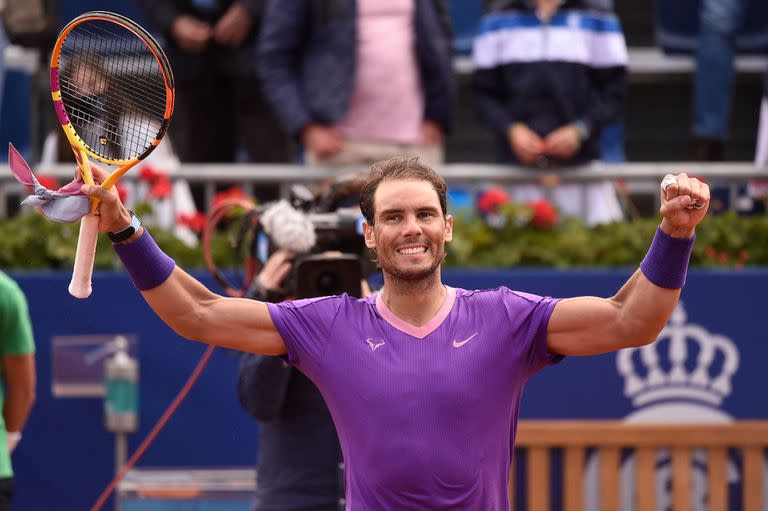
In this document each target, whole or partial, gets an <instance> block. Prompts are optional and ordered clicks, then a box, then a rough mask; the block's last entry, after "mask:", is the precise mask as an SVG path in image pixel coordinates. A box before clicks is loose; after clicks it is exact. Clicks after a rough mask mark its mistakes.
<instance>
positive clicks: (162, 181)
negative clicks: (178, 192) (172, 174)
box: [149, 174, 173, 199]
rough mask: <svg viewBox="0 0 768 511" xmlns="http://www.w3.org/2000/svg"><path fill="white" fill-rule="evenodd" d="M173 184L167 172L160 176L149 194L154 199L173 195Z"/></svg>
mask: <svg viewBox="0 0 768 511" xmlns="http://www.w3.org/2000/svg"><path fill="white" fill-rule="evenodd" d="M172 192H173V185H172V184H171V180H170V178H169V177H168V176H166V175H165V174H162V175H160V176H158V178H157V179H155V182H154V183H152V186H151V187H150V189H149V196H150V197H151V198H153V199H165V198H168V197H170V196H171V193H172Z"/></svg>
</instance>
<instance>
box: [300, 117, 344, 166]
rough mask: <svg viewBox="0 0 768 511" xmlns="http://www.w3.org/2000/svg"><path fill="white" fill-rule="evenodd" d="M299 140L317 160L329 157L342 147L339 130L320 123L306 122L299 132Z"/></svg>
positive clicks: (342, 142) (342, 140) (342, 141)
mask: <svg viewBox="0 0 768 511" xmlns="http://www.w3.org/2000/svg"><path fill="white" fill-rule="evenodd" d="M301 140H302V142H304V146H305V147H306V148H307V150H308V151H309V152H310V153H312V154H313V155H315V158H317V159H318V160H324V159H326V158H330V157H332V156H333V155H335V154H336V153H338V152H339V151H341V150H342V149H343V148H344V139H343V138H341V135H340V134H339V132H338V131H336V130H335V129H333V128H330V127H328V126H323V125H322V124H315V123H310V124H308V125H307V126H306V127H305V128H304V130H303V131H302V132H301Z"/></svg>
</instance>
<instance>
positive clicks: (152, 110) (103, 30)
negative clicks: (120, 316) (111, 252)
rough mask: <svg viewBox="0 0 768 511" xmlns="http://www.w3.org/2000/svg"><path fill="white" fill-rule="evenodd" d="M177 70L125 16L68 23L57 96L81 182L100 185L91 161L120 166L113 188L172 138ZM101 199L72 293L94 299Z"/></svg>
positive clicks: (56, 65)
mask: <svg viewBox="0 0 768 511" xmlns="http://www.w3.org/2000/svg"><path fill="white" fill-rule="evenodd" d="M174 95H175V92H174V84H173V73H172V72H171V66H170V65H169V63H168V58H167V57H166V56H165V53H163V51H162V49H161V48H160V46H159V45H158V44H157V42H156V41H155V40H154V39H153V38H152V36H151V35H149V33H148V32H147V31H146V30H144V29H143V28H141V27H140V26H139V25H137V24H136V23H134V22H133V21H131V20H129V19H128V18H126V17H124V16H121V15H119V14H115V13H111V12H106V11H92V12H87V13H85V14H82V15H80V16H78V17H77V18H75V19H74V20H72V21H71V22H69V24H68V25H67V26H66V27H64V29H63V30H62V31H61V33H60V34H59V37H58V39H57V40H56V45H55V46H54V48H53V55H52V57H51V96H52V98H53V106H54V108H55V109H56V115H57V117H58V119H59V122H60V123H61V127H62V129H63V130H64V133H65V134H66V136H67V140H68V141H69V144H70V145H71V146H72V151H73V152H74V153H75V159H76V160H77V164H78V167H79V168H80V172H81V174H82V179H83V181H84V182H85V183H87V184H94V182H93V176H92V174H91V168H90V163H89V159H90V158H94V159H96V160H98V161H100V162H103V163H106V164H109V165H113V166H117V167H118V168H117V169H116V170H114V171H113V172H112V173H111V174H110V176H109V177H108V178H107V179H106V180H105V181H104V182H103V183H102V184H101V186H102V187H103V188H107V189H108V188H111V187H112V186H113V185H114V184H115V183H116V182H117V180H118V179H120V178H121V177H122V176H123V174H125V173H126V172H127V171H128V170H129V169H130V168H131V167H133V166H134V165H136V164H137V163H139V162H140V161H141V160H143V159H144V158H146V157H147V155H149V153H151V152H152V150H153V149H154V148H155V147H157V145H158V144H159V143H160V140H161V139H162V138H163V135H165V133H166V131H167V129H168V124H169V122H170V118H171V113H172V112H173V102H174ZM97 206H98V201H97V200H92V202H91V213H89V214H88V215H86V216H84V217H83V218H82V220H81V221H80V234H79V238H78V242H77V252H76V254H75V267H74V270H73V272H72V281H71V282H70V284H69V292H70V294H71V295H73V296H76V297H77V298H87V297H88V296H89V295H90V294H91V275H92V273H93V260H94V257H95V254H96V241H97V240H98V235H99V229H98V226H99V217H98V216H97V215H96V207H97Z"/></svg>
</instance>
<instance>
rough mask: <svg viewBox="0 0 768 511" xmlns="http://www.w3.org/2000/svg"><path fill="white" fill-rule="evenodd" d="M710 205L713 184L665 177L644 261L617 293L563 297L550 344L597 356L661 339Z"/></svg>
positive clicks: (555, 313) (550, 331)
mask: <svg viewBox="0 0 768 511" xmlns="http://www.w3.org/2000/svg"><path fill="white" fill-rule="evenodd" d="M708 207H709V187H708V186H707V185H706V184H704V183H702V182H700V181H699V180H698V179H695V178H692V177H688V176H687V175H686V174H678V175H677V176H671V175H668V176H667V177H665V178H664V180H663V181H662V188H661V214H662V216H663V220H662V222H661V225H660V226H659V230H658V231H657V233H656V236H655V238H654V240H653V243H652V245H651V248H650V249H649V251H648V254H647V255H646V256H645V259H644V260H643V262H642V263H641V265H640V269H638V270H637V271H636V272H635V273H634V274H633V275H632V276H631V277H630V278H629V280H628V281H627V282H626V283H625V284H624V286H622V288H621V289H620V290H619V292H618V293H616V295H614V296H613V297H611V298H607V299H605V298H596V297H590V296H584V297H579V298H571V299H567V300H562V301H561V302H559V303H558V304H557V305H556V306H555V309H554V311H553V312H552V317H551V318H550V321H549V325H548V328H547V347H548V349H549V351H550V352H552V353H558V354H561V355H594V354H598V353H606V352H609V351H615V350H619V349H622V348H627V347H631V346H641V345H644V344H649V343H651V342H653V341H655V340H656V337H657V336H658V335H659V332H661V330H662V329H663V328H664V325H666V323H667V320H668V319H669V317H670V315H671V314H672V311H673V310H674V308H675V305H676V304H677V300H678V298H679V297H680V292H681V290H682V287H683V284H684V283H685V273H686V270H687V268H688V259H689V257H690V251H691V247H692V246H693V239H694V233H695V228H696V226H697V225H698V224H699V222H701V220H702V219H703V218H704V216H705V215H706V212H707V209H708Z"/></svg>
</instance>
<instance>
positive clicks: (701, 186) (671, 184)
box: [659, 172, 710, 238]
mask: <svg viewBox="0 0 768 511" xmlns="http://www.w3.org/2000/svg"><path fill="white" fill-rule="evenodd" d="M709 200H710V195H709V186H707V184H706V183H702V182H701V181H699V180H698V179H696V178H695V177H690V176H689V175H688V174H686V173H685V172H682V173H680V174H677V175H672V174H667V175H666V176H664V179H663V180H662V181H661V208H660V209H659V212H660V213H661V216H662V217H664V219H663V220H662V222H661V230H663V231H664V232H665V233H667V234H668V235H670V236H672V237H675V238H690V237H691V236H693V234H694V230H695V229H696V226H697V225H698V224H699V222H701V220H702V219H703V218H704V216H705V215H706V214H707V210H708V209H709Z"/></svg>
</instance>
